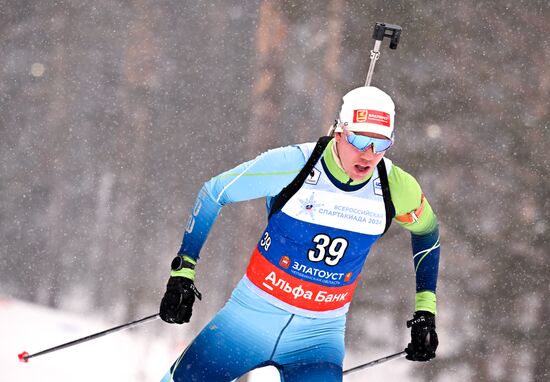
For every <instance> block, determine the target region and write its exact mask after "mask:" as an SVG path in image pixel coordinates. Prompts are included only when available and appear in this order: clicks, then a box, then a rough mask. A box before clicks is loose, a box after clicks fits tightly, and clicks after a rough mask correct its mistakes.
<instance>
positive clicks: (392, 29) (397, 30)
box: [365, 23, 401, 86]
mask: <svg viewBox="0 0 550 382" xmlns="http://www.w3.org/2000/svg"><path fill="white" fill-rule="evenodd" d="M384 37H390V49H397V44H399V38H400V37H401V27H400V26H399V25H395V24H386V23H376V24H375V25H374V30H373V32H372V38H373V39H374V40H375V41H374V48H373V50H371V51H370V65H369V71H368V73H367V79H366V81H365V86H369V85H370V82H371V80H372V73H373V72H374V65H376V61H378V59H379V58H380V45H381V44H382V40H384Z"/></svg>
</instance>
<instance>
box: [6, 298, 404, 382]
mask: <svg viewBox="0 0 550 382" xmlns="http://www.w3.org/2000/svg"><path fill="white" fill-rule="evenodd" d="M120 324H121V323H120V322H102V321H101V320H97V319H93V318H90V317H85V316H79V315H75V314H71V313H66V312H62V311H59V310H54V309H49V308H45V307H43V306H38V305H33V304H29V303H26V302H21V301H16V300H12V299H8V298H2V297H1V296H0V380H2V381H17V382H31V381H32V382H35V381H75V380H78V381H79V382H92V381H93V382H96V381H135V382H146V381H147V382H148V381H159V380H160V378H161V377H162V375H163V374H164V373H165V371H166V369H167V367H168V366H169V365H170V363H171V362H172V361H173V359H174V358H175V357H176V356H177V355H178V350H176V349H174V346H173V344H171V343H170V342H169V341H167V340H166V339H162V338H155V336H154V334H153V333H154V332H155V330H154V326H155V325H162V322H160V320H159V321H157V322H150V323H145V324H144V325H145V326H147V327H148V330H143V329H141V328H140V329H130V330H128V331H121V332H117V333H113V334H109V335H107V336H105V337H101V338H98V339H95V340H92V341H89V342H86V343H83V344H79V345H76V346H73V347H70V348H66V349H62V350H59V351H57V352H53V353H50V354H45V355H42V356H39V357H36V358H31V359H30V360H29V362H28V363H21V362H20V361H19V359H18V357H17V355H18V354H19V353H21V352H23V351H27V352H29V353H30V354H33V353H37V352H39V351H41V350H44V349H47V348H50V347H53V346H57V345H59V344H62V343H65V342H69V341H72V340H75V339H77V338H81V337H85V336H88V335H90V334H93V333H96V332H100V331H103V330H105V329H108V328H110V327H113V326H117V325H120ZM151 328H153V329H151ZM144 332H145V333H144ZM393 352H394V351H392V350H391V349H384V350H380V353H379V354H377V355H375V356H374V358H377V357H383V356H385V355H388V354H392V353H393ZM372 358H373V357H369V359H365V357H364V356H359V355H354V354H348V355H347V358H346V362H345V368H350V367H353V366H356V365H359V364H361V363H364V362H367V361H370V360H372ZM409 372H410V365H409V363H408V362H406V361H404V360H395V361H391V362H390V363H387V364H384V365H379V366H376V367H375V368H371V369H366V370H365V371H361V372H359V373H357V374H353V375H350V376H348V377H346V378H345V381H346V382H359V381H365V380H369V381H382V380H392V381H413V380H412V379H410V377H407V375H408V374H409ZM250 381H251V382H279V377H278V373H277V371H276V369H275V368H274V367H266V368H263V369H258V370H255V371H254V372H252V373H251V374H250Z"/></svg>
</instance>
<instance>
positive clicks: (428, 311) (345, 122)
mask: <svg viewBox="0 0 550 382" xmlns="http://www.w3.org/2000/svg"><path fill="white" fill-rule="evenodd" d="M343 101H344V102H343V105H342V108H341V111H340V116H339V120H338V121H337V122H336V123H335V125H334V127H333V133H334V137H333V138H332V139H329V138H325V139H323V138H322V139H320V140H319V142H318V144H317V145H315V143H306V144H299V145H294V146H288V147H284V148H278V149H274V150H270V151H267V152H265V153H263V154H261V155H259V156H258V157H257V158H256V159H254V160H252V161H249V162H246V163H243V164H241V165H239V166H237V167H235V168H234V169H232V170H229V171H227V172H225V173H223V174H221V175H219V176H216V177H214V178H212V179H211V180H210V181H208V182H206V183H205V184H204V186H203V187H202V189H201V191H200V192H199V194H198V197H197V200H196V202H195V205H194V207H193V210H192V213H191V217H190V219H189V222H188V224H187V228H186V230H185V233H184V236H183V241H182V245H181V248H180V250H179V252H178V256H177V257H176V258H175V259H174V260H173V261H172V264H171V266H172V271H171V274H170V278H169V281H168V285H167V289H166V293H165V295H164V297H163V299H162V301H161V305H160V316H161V318H162V319H163V320H164V321H166V322H169V323H178V324H181V323H184V322H189V320H190V318H191V313H192V306H193V303H194V301H195V297H198V298H199V299H200V298H201V295H200V293H199V292H198V290H197V288H196V287H195V285H194V280H195V265H196V262H197V259H198V258H199V252H200V250H201V248H202V246H203V244H204V242H205V240H206V237H207V235H208V233H209V231H210V229H211V227H212V225H213V223H214V221H215V219H216V218H217V216H218V214H219V211H220V209H221V208H222V207H223V206H224V205H226V204H228V203H233V202H238V201H243V200H250V199H254V198H259V197H265V198H266V206H267V212H268V214H269V215H268V216H269V219H268V223H267V227H266V229H265V230H264V231H263V233H262V236H261V238H260V240H259V242H258V245H257V246H256V248H255V249H254V250H253V253H252V256H251V259H250V263H249V265H248V268H247V271H246V275H245V276H244V277H243V278H242V280H241V281H240V282H239V284H238V285H237V287H236V288H235V290H234V291H233V293H232V295H231V298H230V299H229V301H228V302H227V303H226V305H225V306H224V307H223V308H222V309H221V310H220V311H219V312H218V313H217V314H216V316H215V317H214V318H213V319H212V321H211V322H210V323H209V324H208V325H206V327H205V328H204V329H203V330H202V331H201V332H200V334H199V335H198V336H197V337H196V338H195V339H194V341H193V342H192V343H191V344H190V345H189V346H188V347H187V349H185V351H184V352H183V353H182V355H181V356H180V357H179V358H178V359H177V360H176V362H175V363H174V364H173V365H172V367H171V368H170V371H169V372H168V374H167V375H166V376H165V378H164V379H163V381H175V382H179V381H208V382H213V381H231V380H234V379H236V378H238V377H239V376H241V375H244V374H246V373H247V372H249V371H250V370H253V369H255V368H258V367H262V366H267V365H273V366H275V367H276V368H277V369H278V370H279V372H280V375H281V380H284V381H285V382H294V381H341V380H342V365H343V360H344V332H345V322H346V313H347V311H348V308H349V304H350V302H351V299H352V296H353V293H354V290H355V287H356V285H357V282H358V278H359V274H360V272H361V269H362V267H363V264H364V262H365V260H366V258H367V255H368V253H369V250H370V248H371V246H372V245H373V243H374V242H375V241H376V240H377V239H378V238H379V237H381V236H382V235H383V234H384V233H385V232H386V230H387V229H388V227H389V224H390V223H391V221H392V220H394V221H396V222H397V223H398V224H399V225H401V226H403V227H404V228H406V229H407V230H409V231H410V232H411V238H412V240H411V243H412V251H413V263H414V269H415V272H416V303H415V313H414V316H413V319H412V320H410V321H408V322H407V326H409V327H411V342H410V343H409V344H408V346H407V349H405V350H406V352H407V359H410V360H413V361H428V360H430V359H432V358H434V357H435V351H436V348H437V345H438V339H437V334H436V331H435V314H436V295H435V290H436V282H437V273H438V263H439V251H440V244H439V231H438V223H437V218H436V216H435V214H434V212H433V210H432V208H431V206H430V204H429V203H428V200H427V198H426V197H425V196H424V194H423V193H422V191H421V188H420V186H419V184H418V183H417V181H416V180H415V179H414V178H413V177H412V176H411V175H409V174H408V173H406V172H405V171H403V170H402V169H401V168H399V167H398V166H396V165H395V164H393V163H392V162H391V161H390V160H389V159H387V158H385V157H384V155H385V153H386V151H387V150H388V149H389V148H390V147H391V146H392V144H393V142H394V115H395V106H394V103H393V101H392V99H391V98H390V96H389V95H387V94H386V93H384V92H383V91H381V90H380V89H378V88H375V87H370V86H369V87H360V88H357V89H354V90H352V91H350V92H349V93H348V94H346V95H345V96H344V98H343ZM319 157H320V158H319ZM308 159H309V161H308ZM308 166H309V167H308ZM297 175H298V176H297Z"/></svg>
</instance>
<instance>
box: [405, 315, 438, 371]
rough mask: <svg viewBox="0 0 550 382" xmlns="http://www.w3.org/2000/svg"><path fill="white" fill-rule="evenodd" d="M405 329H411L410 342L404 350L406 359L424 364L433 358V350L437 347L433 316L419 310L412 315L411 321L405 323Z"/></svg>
mask: <svg viewBox="0 0 550 382" xmlns="http://www.w3.org/2000/svg"><path fill="white" fill-rule="evenodd" d="M407 328H411V342H410V343H409V345H408V346H407V348H406V349H405V352H406V353H407V359H408V360H411V361H421V362H425V361H429V360H431V359H432V358H435V350H436V349H437V345H439V341H438V339H437V333H436V332H435V316H434V315H433V314H432V313H430V312H425V311H421V310H419V311H418V312H415V313H414V316H413V319H412V320H409V321H407Z"/></svg>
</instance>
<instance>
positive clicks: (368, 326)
mask: <svg viewBox="0 0 550 382" xmlns="http://www.w3.org/2000/svg"><path fill="white" fill-rule="evenodd" d="M376 21H383V22H388V23H394V24H399V25H401V26H402V27H403V34H402V38H401V42H400V44H399V47H398V49H397V50H395V51H394V50H389V49H388V44H389V42H388V41H385V42H384V44H383V48H382V50H381V58H380V60H379V61H378V63H377V66H376V69H375V72H374V77H373V82H372V85H374V86H378V87H380V88H382V89H384V90H385V91H387V92H388V93H389V94H390V95H391V96H392V97H393V99H394V101H395V103H396V105H397V112H396V128H397V130H396V134H397V135H396V139H397V141H396V145H395V146H394V147H393V148H392V149H391V151H390V152H389V153H388V157H389V158H391V159H392V160H394V161H395V162H396V163H397V164H398V165H400V166H401V167H402V168H404V169H405V170H407V171H409V172H410V173H412V174H413V175H415V176H416V177H417V179H418V180H419V182H420V184H421V185H422V187H423V191H424V193H425V194H426V196H427V198H428V199H429V200H430V202H431V204H432V206H433V207H434V209H435V210H436V212H437V214H438V216H439V219H440V224H441V236H442V238H441V242H442V258H441V266H440V279H439V288H438V300H439V305H438V308H439V309H438V310H439V311H438V331H439V332H440V342H441V345H440V349H439V351H438V358H437V359H436V361H434V362H431V363H429V364H423V365H414V367H413V368H411V380H431V381H450V380H460V381H548V380H550V345H549V344H550V328H549V326H548V317H550V300H549V299H548V296H549V289H550V287H549V285H550V269H549V268H550V267H549V262H548V252H549V249H550V245H549V241H548V236H549V234H550V225H549V224H550V223H548V221H549V217H550V216H549V213H548V211H549V210H550V150H549V146H548V145H549V143H550V132H549V125H550V64H549V63H550V46H549V38H548V36H549V35H550V5H549V2H548V1H542V0H530V1H527V0H525V1H520V0H514V1H508V0H491V1H479V0H477V1H474V0H463V1H458V2H455V1H450V0H444V1H437V2H435V1H426V0H425V1H392V2H388V1H382V0H373V1H355V0H354V1H343V0H328V1H313V0H308V1H297V0H294V1H290V0H289V1H276V0H273V1H259V0H256V1H246V2H245V1H181V0H155V1H153V0H133V1H130V0H118V1H117V0H95V1H92V2H89V1H84V0H59V1H32V0H17V1H16V0H0V224H1V226H0V235H1V236H0V237H1V240H0V294H4V295H8V296H12V297H14V298H19V299H24V300H28V301H32V302H38V303H40V304H44V305H47V306H51V307H56V308H60V309H68V310H71V311H74V312H78V313H81V314H87V315H88V314H89V315H96V316H98V315H99V316H101V317H111V318H113V320H116V321H118V322H124V320H134V319H137V318H140V317H141V316H145V315H149V314H152V313H154V312H156V311H158V305H159V301H160V299H161V296H162V294H163V293H164V288H165V283H166V281H167V278H168V275H169V266H170V261H171V259H172V257H173V256H174V254H175V253H176V251H177V250H178V248H179V244H180V241H181V235H182V233H183V228H184V226H185V224H186V221H187V216H188V213H189V211H190V209H191V206H192V204H193V202H194V199H195V196H196V193H197V191H198V190H199V189H200V187H201V186H202V184H203V182H205V181H206V180H208V179H209V178H211V177H213V176H215V175H217V174H218V173H220V172H222V171H224V170H226V169H229V168H231V167H233V166H235V165H237V164H238V163H241V162H243V161H245V160H248V159H251V158H253V157H255V156H256V155H257V154H259V153H260V152H262V151H264V150H266V149H268V148H272V147H279V146H285V145H289V144H293V143H297V142H307V141H315V140H317V138H318V137H319V136H321V135H323V134H325V133H326V131H327V129H328V126H329V124H330V123H331V122H332V121H333V120H334V119H335V117H336V116H337V113H338V110H339V106H340V102H341V97H342V96H343V95H344V94H345V93H346V92H347V91H349V90H350V89H352V88H354V87H357V86H360V85H362V84H364V81H365V77H366V73H367V68H368V64H369V51H370V49H372V47H373V45H374V40H372V38H371V35H372V28H373V26H374V23H375V22H376ZM264 224H265V211H264V204H263V201H261V200H260V201H252V202H248V203H241V204H238V205H232V206H228V207H226V208H224V210H223V211H222V213H221V216H220V218H219V219H218V221H217V223H216V225H215V227H214V229H213V231H212V232H211V235H210V237H209V239H208V241H207V244H206V245H205V248H204V249H203V252H202V255H201V261H200V263H199V266H198V278H197V285H198V286H199V289H200V290H201V291H202V292H203V294H204V297H205V298H204V299H203V302H200V303H198V304H196V308H195V310H194V315H193V321H192V323H191V324H190V325H192V326H191V327H192V328H193V330H195V331H198V330H199V329H200V328H201V327H202V326H203V325H204V324H205V323H206V322H207V321H208V320H209V319H210V318H211V317H212V315H213V314H214V313H215V312H216V310H217V309H219V308H220V307H221V306H222V304H223V303H224V302H225V300H226V299H227V297H228V296H229V294H230V291H231V289H232V287H233V286H234V285H235V284H236V283H237V281H238V280H239V279H240V278H241V277H242V275H243V274H244V271H245V267H246V265H247V262H248V258H249V254H250V253H251V251H252V248H253V247H254V245H255V244H256V242H257V240H258V238H259V234H260V233H261V230H262V229H263V227H264ZM408 236H409V235H408V234H407V233H406V232H405V231H404V230H402V229H400V228H399V227H397V225H394V226H392V228H391V229H390V231H389V232H388V234H387V235H386V236H385V237H384V238H383V239H382V240H381V241H380V243H378V244H377V245H376V246H375V248H374V249H373V251H372V252H371V255H370V256H369V260H368V261H367V264H366V267H365V269H364V272H363V278H362V282H361V284H360V286H359V288H358V290H357V292H356V295H355V296H356V298H355V300H354V303H353V304H352V309H351V311H350V314H349V318H348V337H347V347H348V349H349V350H350V351H354V352H356V353H358V354H364V359H365V361H366V360H369V359H371V358H372V357H371V356H373V355H379V356H380V355H385V354H382V353H383V352H386V353H388V354H391V353H392V352H395V351H399V350H401V349H402V348H404V346H405V345H406V343H407V342H408V330H407V329H406V328H405V320H407V319H409V318H410V317H411V315H412V311H413V307H414V271H413V267H412V259H411V258H412V255H411V249H410V239H409V237H408ZM37 325H39V322H38V323H37ZM166 327H167V329H166V332H164V333H160V334H159V335H169V336H174V337H175V336H178V335H179V333H181V332H182V331H184V330H189V329H187V328H188V327H187V328H182V327H180V328H174V327H168V325H166ZM401 362H405V361H401Z"/></svg>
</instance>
